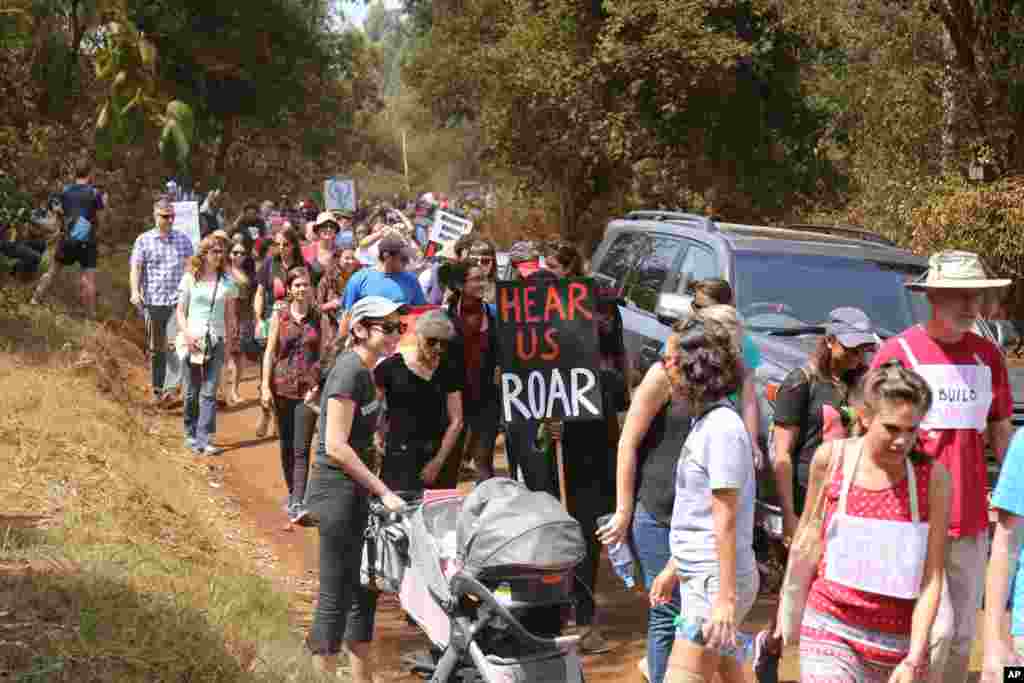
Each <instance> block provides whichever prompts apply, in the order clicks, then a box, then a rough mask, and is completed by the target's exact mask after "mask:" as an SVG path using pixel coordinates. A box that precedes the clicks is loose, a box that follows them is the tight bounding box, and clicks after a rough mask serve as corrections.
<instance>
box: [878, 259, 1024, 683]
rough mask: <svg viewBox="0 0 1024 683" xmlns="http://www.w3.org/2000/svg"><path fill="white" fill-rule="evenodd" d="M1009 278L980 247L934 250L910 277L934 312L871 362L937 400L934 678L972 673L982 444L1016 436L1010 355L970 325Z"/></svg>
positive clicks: (983, 542) (984, 524) (928, 439)
mask: <svg viewBox="0 0 1024 683" xmlns="http://www.w3.org/2000/svg"><path fill="white" fill-rule="evenodd" d="M1010 282H1011V281H1010V280H995V279H991V278H989V276H988V274H987V273H986V272H985V268H984V267H983V266H982V264H981V260H980V259H979V258H978V256H977V254H972V253H970V252H964V251H944V252H939V253H937V254H934V255H932V257H931V258H930V259H929V261H928V272H927V275H926V276H925V278H924V280H919V281H915V282H910V283H908V284H907V287H908V288H909V289H911V290H915V291H923V292H925V294H926V295H927V297H928V303H930V304H931V309H932V318H931V320H929V321H928V322H927V323H926V324H925V325H918V326H915V327H912V328H910V329H908V330H906V331H905V332H903V333H902V334H900V335H899V336H897V337H894V338H892V339H889V340H888V341H887V342H886V343H885V344H884V345H883V346H882V348H881V349H879V351H878V353H877V354H876V355H875V358H874V361H873V367H878V366H879V365H880V364H881V363H884V362H886V361H888V360H891V359H894V358H895V359H897V360H899V361H901V362H902V363H903V364H904V365H905V366H907V367H911V368H913V369H914V370H915V371H917V372H918V373H919V374H920V375H921V376H922V377H924V379H925V381H926V382H928V386H929V387H931V390H932V396H933V404H932V407H931V410H930V411H929V412H928V414H927V415H926V416H925V419H924V421H923V422H922V423H921V428H922V433H921V449H922V450H923V451H924V452H925V454H927V455H929V456H931V457H934V458H937V459H938V460H939V462H941V463H942V464H943V465H945V466H946V469H948V470H949V472H950V473H951V475H952V477H953V496H952V512H951V515H950V523H949V535H950V536H951V537H952V538H951V540H950V542H949V548H948V550H947V555H946V589H945V590H943V593H942V604H941V606H940V607H939V616H938V618H937V619H936V620H935V629H934V632H933V633H932V655H931V674H930V676H931V679H930V680H931V681H933V683H938V682H939V681H949V683H953V682H954V681H955V682H956V683H962V682H963V681H964V680H966V678H967V669H968V663H969V660H970V655H971V643H972V642H973V641H974V636H975V626H976V622H977V613H978V607H979V606H980V603H981V594H982V593H981V591H982V581H983V579H982V577H983V576H984V573H985V558H986V557H987V556H988V505H987V504H986V503H987V496H986V490H987V487H988V472H987V467H986V462H985V442H986V437H987V441H988V444H989V445H990V446H991V448H992V452H993V454H994V455H995V457H996V459H997V460H999V461H1000V462H1001V461H1002V459H1003V455H1004V454H1005V453H1006V449H1007V447H1008V446H1009V443H1010V437H1011V436H1012V434H1013V425H1012V424H1011V422H1010V417H1011V416H1012V414H1013V397H1012V395H1011V393H1010V382H1009V377H1008V374H1007V370H1006V362H1005V360H1004V359H1003V355H1002V352H1001V351H1000V350H999V348H998V347H996V345H995V344H993V343H992V342H989V341H987V340H985V339H984V338H982V337H980V336H978V335H977V334H975V333H974V332H972V331H971V329H972V327H973V326H974V323H975V321H976V320H977V318H978V315H979V314H980V312H981V308H982V305H983V304H984V301H985V296H986V294H987V293H989V292H991V291H992V290H994V289H997V288H1000V287H1006V286H1007V285H1009V284H1010Z"/></svg>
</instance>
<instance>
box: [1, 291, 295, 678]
mask: <svg viewBox="0 0 1024 683" xmlns="http://www.w3.org/2000/svg"><path fill="white" fill-rule="evenodd" d="M131 329H132V328H131V326H129V328H128V331H129V332H131ZM124 331H125V326H124V324H121V323H118V324H110V323H108V324H99V325H97V324H95V323H87V322H82V321H78V320H75V319H73V318H67V316H63V315H53V314H52V313H50V312H48V311H45V310H41V309H32V310H26V308H25V307H24V306H19V307H18V308H17V309H16V310H15V311H13V312H11V311H7V312H5V313H2V314H0V336H6V339H4V342H3V343H4V350H3V351H0V387H2V391H0V471H2V472H4V476H3V477H0V500H2V501H3V505H2V506H0V509H2V512H0V678H4V677H5V676H13V680H20V681H43V680H45V681H74V682H75V683H80V682H85V681H118V682H123V681H140V682H141V681H146V682H150V681H175V682H179V681H218V682H221V681H297V682H298V681H306V680H310V681H311V680H315V678H314V675H313V673H312V672H311V671H310V670H309V668H308V664H307V661H308V656H305V655H304V653H303V650H302V646H301V643H300V641H299V638H298V636H297V634H295V633H294V632H293V631H292V628H291V626H290V622H289V597H288V595H287V594H285V593H284V592H281V591H278V590H275V586H274V584H273V583H272V582H271V581H270V580H269V579H268V578H265V577H262V576H259V575H258V574H257V573H256V572H255V571H254V567H253V563H252V561H251V557H250V555H249V554H247V553H246V552H245V551H244V549H243V548H241V547H240V546H239V545H238V544H232V543H229V542H228V541H227V540H226V539H228V538H237V536H238V535H239V532H238V526H239V525H238V522H237V520H236V519H234V518H233V517H232V516H231V515H230V514H226V513H225V511H224V508H223V502H222V501H220V500H217V499H215V498H211V497H210V494H209V491H210V488H209V475H210V473H209V471H208V469H207V465H205V464H202V463H201V462H199V461H195V460H194V459H193V458H192V457H191V456H189V455H187V454H186V453H185V452H184V450H183V449H181V448H180V438H181V437H180V431H179V430H178V429H177V425H172V424H169V423H168V421H167V420H165V419H162V418H160V417H158V416H157V415H154V414H148V413H147V412H145V411H143V410H140V409H139V408H138V407H137V406H138V405H139V403H138V399H139V398H140V397H141V395H142V391H141V389H139V388H138V383H137V382H135V381H133V377H134V376H135V375H137V374H138V373H141V372H143V370H142V368H140V367H139V365H138V364H139V363H140V362H141V361H142V354H141V351H140V349H139V347H138V346H137V345H136V344H135V343H134V342H132V341H128V340H126V339H124V337H122V336H121V335H120V333H123V332H124ZM9 333H10V334H9ZM5 680H6V679H5Z"/></svg>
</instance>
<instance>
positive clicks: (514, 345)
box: [498, 278, 602, 422]
mask: <svg viewBox="0 0 1024 683" xmlns="http://www.w3.org/2000/svg"><path fill="white" fill-rule="evenodd" d="M596 307H597V302H596V297H595V294H594V282H593V280H591V279H590V278H573V279H568V280H556V279H553V278H552V279H545V280H541V279H537V280H536V281H526V282H499V283H498V340H499V343H500V345H501V394H502V408H503V415H504V419H505V422H522V421H525V420H535V419H541V418H555V419H562V420H593V419H595V418H600V417H602V406H601V379H600V377H601V375H600V372H599V370H600V366H601V363H600V356H599V354H598V342H597V320H596V318H595V316H594V312H595V310H596Z"/></svg>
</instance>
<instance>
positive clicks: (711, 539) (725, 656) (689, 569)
mask: <svg viewBox="0 0 1024 683" xmlns="http://www.w3.org/2000/svg"><path fill="white" fill-rule="evenodd" d="M670 339H671V340H672V342H673V344H674V345H675V349H673V353H674V354H675V355H677V356H678V358H679V362H678V363H677V364H675V363H674V364H671V365H668V366H667V367H666V371H667V373H668V376H669V381H670V382H671V384H672V386H673V388H678V389H679V391H680V393H681V394H682V396H683V397H684V398H685V400H686V401H687V403H688V404H689V406H690V408H691V411H692V414H693V415H694V417H695V419H694V422H693V426H692V428H691V430H690V433H689V435H687V437H686V442H685V444H684V446H683V451H682V453H681V454H680V456H679V463H678V465H677V467H676V472H675V485H676V494H675V501H674V503H673V506H672V524H671V528H672V530H671V534H670V546H671V551H672V557H671V558H670V559H669V561H668V563H667V564H666V565H665V568H664V569H663V570H662V571H661V573H660V574H658V576H657V577H656V578H655V579H654V581H653V582H652V584H651V588H650V600H651V605H652V606H654V607H656V606H659V605H663V604H667V603H670V602H672V600H673V596H674V593H675V589H676V587H677V586H678V587H679V600H680V603H679V605H680V607H679V617H678V618H677V619H676V641H675V643H674V645H673V646H672V654H671V655H670V657H669V664H668V673H667V675H666V678H665V680H669V681H682V682H685V683H705V682H707V683H710V682H711V680H712V678H713V677H714V675H715V673H718V674H719V675H720V676H721V678H722V680H723V681H724V683H739V682H740V681H742V680H743V672H742V670H741V668H740V665H739V663H738V661H737V660H736V659H735V653H736V627H737V625H739V624H740V623H742V622H743V619H744V618H745V617H746V616H747V614H748V613H749V612H750V609H751V608H752V607H753V606H754V601H755V600H756V598H757V590H758V584H759V577H758V571H757V563H756V561H755V559H754V548H753V538H754V499H755V497H756V489H757V482H756V476H755V472H754V454H753V448H752V446H751V443H750V435H749V434H748V433H747V429H746V426H745V425H744V424H743V419H742V418H741V417H740V415H739V414H738V413H737V412H736V409H735V408H734V407H733V405H732V403H731V402H730V401H729V394H731V393H733V392H735V391H737V390H738V389H739V387H740V384H741V382H742V379H743V377H742V372H741V368H742V367H743V365H742V362H741V359H740V354H739V350H738V349H737V345H736V343H735V340H734V339H733V337H732V335H731V334H730V333H729V330H728V329H726V327H725V326H724V325H722V324H720V323H718V322H717V321H714V320H704V319H699V318H697V319H691V320H689V321H687V322H686V323H685V324H684V325H682V326H681V330H680V331H679V332H678V334H676V335H673V336H672V337H670Z"/></svg>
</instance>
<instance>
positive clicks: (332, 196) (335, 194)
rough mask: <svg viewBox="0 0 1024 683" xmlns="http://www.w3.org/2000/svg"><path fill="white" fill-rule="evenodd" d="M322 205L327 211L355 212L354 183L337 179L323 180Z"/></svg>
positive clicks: (346, 179)
mask: <svg viewBox="0 0 1024 683" xmlns="http://www.w3.org/2000/svg"><path fill="white" fill-rule="evenodd" d="M324 203H325V204H326V205H327V210H328V211H355V210H356V181H355V180H353V179H352V178H338V177H335V178H328V179H327V180H325V181H324Z"/></svg>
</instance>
